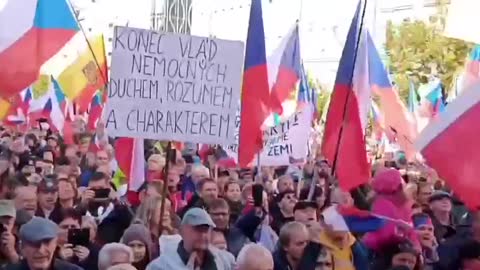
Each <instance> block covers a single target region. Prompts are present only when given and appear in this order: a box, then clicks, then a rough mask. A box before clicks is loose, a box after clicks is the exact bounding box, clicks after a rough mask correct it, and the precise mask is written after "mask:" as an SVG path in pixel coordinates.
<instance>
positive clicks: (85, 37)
mask: <svg viewBox="0 0 480 270" xmlns="http://www.w3.org/2000/svg"><path fill="white" fill-rule="evenodd" d="M67 2H68V5H69V6H70V9H71V10H72V12H73V15H74V16H75V21H77V24H78V27H79V28H80V31H82V34H83V38H84V39H85V41H86V42H87V45H88V49H89V50H90V52H91V53H92V56H93V61H94V62H95V65H96V66H97V69H98V70H100V71H101V70H102V68H101V67H100V64H99V63H98V60H97V56H96V55H95V52H94V51H93V47H92V44H91V43H90V41H88V38H87V34H86V33H85V30H84V29H83V26H82V24H81V23H80V21H79V20H78V15H77V13H76V12H75V9H74V8H73V5H72V2H71V0H67ZM102 43H103V50H104V51H105V40H104V37H103V34H102ZM105 53H106V52H105ZM105 57H106V55H105ZM105 61H106V59H105ZM105 64H106V63H105ZM99 73H100V77H102V80H103V82H104V86H105V87H106V86H107V83H108V82H107V78H105V77H104V76H103V72H99Z"/></svg>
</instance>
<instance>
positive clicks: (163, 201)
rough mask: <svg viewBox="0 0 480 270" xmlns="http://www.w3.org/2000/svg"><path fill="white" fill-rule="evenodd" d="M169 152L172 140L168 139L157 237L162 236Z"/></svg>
mask: <svg viewBox="0 0 480 270" xmlns="http://www.w3.org/2000/svg"><path fill="white" fill-rule="evenodd" d="M171 152H172V141H168V144H167V150H166V154H165V159H166V162H165V167H163V172H164V174H163V187H162V188H163V190H162V201H161V204H160V223H159V224H160V225H159V232H158V237H160V236H162V233H163V229H164V227H163V216H164V215H165V200H166V198H167V187H168V184H167V183H168V172H169V170H170V159H171Z"/></svg>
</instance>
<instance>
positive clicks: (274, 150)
mask: <svg viewBox="0 0 480 270" xmlns="http://www.w3.org/2000/svg"><path fill="white" fill-rule="evenodd" d="M292 153H293V148H292V145H291V144H277V145H273V146H270V148H269V149H268V153H267V155H268V156H270V157H278V156H281V155H283V154H289V155H290V154H292Z"/></svg>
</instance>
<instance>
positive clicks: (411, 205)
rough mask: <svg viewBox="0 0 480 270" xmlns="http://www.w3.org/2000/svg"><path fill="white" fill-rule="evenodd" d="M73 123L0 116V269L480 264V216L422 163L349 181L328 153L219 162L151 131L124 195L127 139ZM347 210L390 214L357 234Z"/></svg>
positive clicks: (303, 269) (392, 161)
mask: <svg viewBox="0 0 480 270" xmlns="http://www.w3.org/2000/svg"><path fill="white" fill-rule="evenodd" d="M74 124H75V125H74V130H73V140H72V142H71V143H68V141H70V140H67V139H66V138H63V137H62V136H60V135H59V134H56V133H54V132H51V131H50V129H48V127H47V126H46V125H45V124H44V123H39V125H34V126H32V127H31V128H30V129H28V130H27V131H24V132H20V131H18V130H17V128H16V127H7V126H1V131H0V138H1V148H0V224H1V226H0V269H8V270H13V269H22V270H24V269H31V270H47V269H56V270H60V269H61V270H63V269H71V270H74V269H77V270H78V269H85V270H96V269H98V270H107V269H112V270H113V269H122V270H127V269H138V270H144V269H147V270H169V269H175V270H176V269H179V270H181V269H195V270H196V269H200V270H228V269H232V270H233V269H237V270H332V269H334V270H350V269H357V270H364V269H372V270H387V269H399V270H400V269H405V270H420V269H426V270H430V269H433V270H457V269H463V270H467V269H469V270H474V269H480V212H477V211H473V210H469V209H466V208H465V207H464V205H463V204H462V202H461V200H459V198H456V197H455V196H454V194H452V192H450V191H449V190H448V187H447V186H445V184H444V182H443V181H442V180H441V179H438V177H437V176H435V174H434V173H428V174H427V173H425V172H426V171H427V170H425V169H423V168H424V166H421V164H420V165H419V164H413V163H408V162H406V161H405V160H404V158H401V157H400V158H389V159H388V160H386V159H385V158H379V159H378V160H377V161H376V162H375V164H374V165H373V166H372V179H371V181H370V182H369V184H366V185H362V186H360V187H358V188H356V189H355V190H350V191H345V190H342V189H340V188H339V187H338V183H337V182H336V180H335V178H334V177H333V176H332V170H331V168H330V167H329V165H328V162H327V161H326V160H323V159H322V158H321V156H320V155H318V156H317V157H315V158H312V159H311V160H309V161H307V162H306V163H305V164H301V165H290V166H283V167H275V168H272V167H261V168H259V169H258V171H257V169H256V168H253V169H238V168H222V167H221V166H218V164H216V161H215V153H207V156H205V155H204V154H203V153H202V154H200V153H199V152H198V151H197V152H190V153H186V152H183V153H182V151H181V150H180V149H177V150H175V154H173V155H166V154H165V153H166V151H165V149H163V148H162V147H159V146H158V145H159V144H158V143H157V142H153V141H147V140H146V141H145V161H146V163H145V164H146V168H145V176H146V178H145V179H146V181H145V182H144V183H143V185H142V187H141V188H140V189H139V190H138V191H136V192H132V191H128V192H127V191H126V188H125V185H119V184H118V183H116V181H115V179H116V177H117V172H118V164H117V161H116V159H115V150H118V149H115V148H114V147H113V145H117V148H118V147H122V146H121V144H120V145H118V144H114V138H109V137H108V136H107V135H106V134H105V132H104V130H103V125H102V124H101V123H100V124H99V125H98V127H97V130H96V132H94V133H93V134H89V133H87V132H85V130H86V126H85V121H84V120H83V119H82V118H80V117H79V118H78V119H76V120H75V123H74ZM167 156H168V158H167ZM172 156H173V158H172ZM167 164H168V167H169V169H168V173H166V170H165V167H166V165H167ZM429 172H431V170H430V171H429ZM127 182H128V181H127ZM164 185H166V186H167V193H166V194H165V195H164V193H163V189H164ZM162 204H163V211H162ZM339 207H352V208H355V209H361V210H366V211H370V213H372V215H375V216H376V217H382V218H383V219H382V220H383V222H382V223H381V226H378V228H376V229H375V230H363V231H362V230H359V231H353V230H350V229H349V228H348V227H347V226H345V224H346V217H345V216H342V215H341V214H340V212H339V211H338V208H339Z"/></svg>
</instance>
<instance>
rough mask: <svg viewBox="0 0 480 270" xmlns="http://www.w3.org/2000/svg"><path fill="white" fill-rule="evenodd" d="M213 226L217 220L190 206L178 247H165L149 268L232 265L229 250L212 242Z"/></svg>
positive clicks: (226, 269)
mask: <svg viewBox="0 0 480 270" xmlns="http://www.w3.org/2000/svg"><path fill="white" fill-rule="evenodd" d="M212 228H215V223H213V220H212V218H211V217H210V216H209V215H208V213H207V212H206V211H205V210H204V209H202V208H196V207H195V208H191V209H189V210H188V211H187V212H186V213H185V215H184V216H183V219H182V223H181V225H180V235H181V236H182V241H180V243H179V244H178V247H177V248H169V249H166V250H165V252H164V253H162V254H161V255H160V257H159V258H157V259H155V260H154V261H152V262H151V263H150V264H149V265H148V266H147V270H169V269H176V270H187V269H201V270H204V269H205V270H207V269H208V270H230V269H233V264H234V262H232V261H231V260H230V259H229V258H228V256H227V255H226V252H224V251H221V250H219V249H216V248H213V247H212V246H210V241H209V239H210V232H211V229H212Z"/></svg>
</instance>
